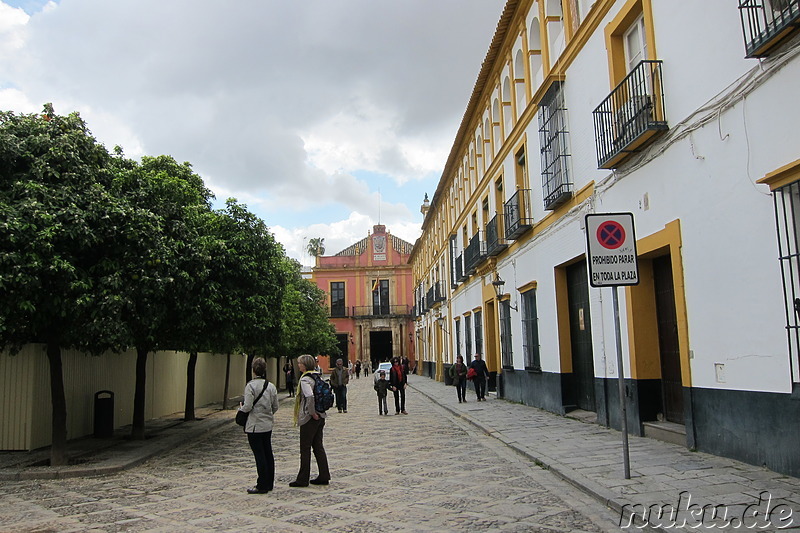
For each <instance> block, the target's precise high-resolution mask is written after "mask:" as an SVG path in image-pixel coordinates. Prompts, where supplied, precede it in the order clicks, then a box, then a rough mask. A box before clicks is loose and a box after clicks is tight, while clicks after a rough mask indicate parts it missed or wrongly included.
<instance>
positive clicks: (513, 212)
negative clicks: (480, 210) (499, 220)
mask: <svg viewBox="0 0 800 533" xmlns="http://www.w3.org/2000/svg"><path fill="white" fill-rule="evenodd" d="M530 193H531V190H530V189H519V190H517V192H515V193H514V195H513V196H512V197H511V198H509V199H508V201H507V202H506V203H505V204H503V221H504V222H505V224H504V226H505V235H506V239H508V240H512V239H516V238H517V237H519V236H520V235H522V234H523V233H525V232H526V231H528V230H529V229H531V227H533V216H532V215H531V200H530V198H531V194H530Z"/></svg>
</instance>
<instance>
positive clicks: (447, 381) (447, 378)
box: [444, 364, 453, 385]
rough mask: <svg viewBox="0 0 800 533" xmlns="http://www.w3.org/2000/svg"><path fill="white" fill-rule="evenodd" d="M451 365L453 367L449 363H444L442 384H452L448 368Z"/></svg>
mask: <svg viewBox="0 0 800 533" xmlns="http://www.w3.org/2000/svg"><path fill="white" fill-rule="evenodd" d="M452 367H453V365H450V364H445V365H444V384H445V385H452V384H453V378H451V377H450V369H451V368H452Z"/></svg>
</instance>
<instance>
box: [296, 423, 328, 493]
mask: <svg viewBox="0 0 800 533" xmlns="http://www.w3.org/2000/svg"><path fill="white" fill-rule="evenodd" d="M324 427H325V419H324V418H320V419H319V420H314V419H313V418H312V419H311V420H309V421H308V422H306V423H305V424H303V425H302V426H300V471H299V472H298V473H297V479H296V481H297V482H298V483H302V484H304V485H307V484H308V482H309V480H310V478H311V450H312V449H313V450H314V457H315V458H316V459H317V470H319V474H318V475H317V478H318V479H320V480H326V481H330V479H331V473H330V471H329V470H328V456H327V455H325V447H324V446H323V444H322V430H323V428H324Z"/></svg>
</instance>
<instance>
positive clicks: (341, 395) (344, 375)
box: [331, 359, 350, 413]
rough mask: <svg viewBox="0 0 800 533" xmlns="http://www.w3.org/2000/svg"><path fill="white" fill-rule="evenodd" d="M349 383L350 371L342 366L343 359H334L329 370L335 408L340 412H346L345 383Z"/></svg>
mask: <svg viewBox="0 0 800 533" xmlns="http://www.w3.org/2000/svg"><path fill="white" fill-rule="evenodd" d="M348 383H350V372H349V371H348V369H347V368H345V367H344V361H342V360H341V359H337V360H336V366H335V367H334V368H333V369H332V370H331V388H332V389H333V394H334V395H335V396H336V408H337V409H338V410H339V412H340V413H346V412H347V384H348Z"/></svg>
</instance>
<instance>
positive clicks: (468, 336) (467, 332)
mask: <svg viewBox="0 0 800 533" xmlns="http://www.w3.org/2000/svg"><path fill="white" fill-rule="evenodd" d="M464 342H465V343H466V345H467V346H466V347H467V350H466V352H465V355H466V356H467V360H469V359H470V358H471V357H472V353H473V352H472V317H470V316H465V317H464Z"/></svg>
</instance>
